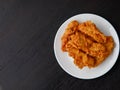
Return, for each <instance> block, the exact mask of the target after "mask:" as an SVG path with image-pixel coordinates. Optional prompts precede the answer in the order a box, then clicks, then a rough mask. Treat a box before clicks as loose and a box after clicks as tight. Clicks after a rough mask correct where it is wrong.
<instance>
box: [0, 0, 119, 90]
mask: <svg viewBox="0 0 120 90" xmlns="http://www.w3.org/2000/svg"><path fill="white" fill-rule="evenodd" d="M119 8H120V5H119V2H118V1H117V0H58V1H57V0H0V90H119V88H120V85H119V84H120V61H119V59H120V57H119V58H118V60H117V62H116V64H115V65H114V67H113V68H112V69H111V70H110V71H109V72H108V73H107V74H105V75H104V76H102V77H99V78H96V79H92V80H82V79H77V78H74V77H72V76H70V75H68V74H67V73H66V72H65V71H63V70H62V68H61V67H60V66H59V64H58V63H57V61H56V58H55V56H54V51H53V43H54V37H55V34H56V32H57V30H58V28H59V27H60V25H61V24H62V23H63V22H64V21H65V20H67V19H68V18H70V17H72V16H73V15H76V14H80V13H94V14H98V15H100V16H102V17H104V18H106V19H107V20H108V21H110V22H111V23H112V25H113V26H114V27H115V29H116V31H117V33H118V36H119V35H120V13H119Z"/></svg>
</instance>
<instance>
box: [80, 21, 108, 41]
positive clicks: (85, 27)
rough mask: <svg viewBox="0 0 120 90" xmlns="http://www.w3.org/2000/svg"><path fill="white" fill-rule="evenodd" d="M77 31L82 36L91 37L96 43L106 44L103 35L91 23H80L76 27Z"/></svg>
mask: <svg viewBox="0 0 120 90" xmlns="http://www.w3.org/2000/svg"><path fill="white" fill-rule="evenodd" d="M78 29H79V30H80V31H81V32H83V33H84V34H86V35H88V36H90V37H92V38H93V39H94V40H95V41H97V42H98V43H105V42H106V37H105V35H104V34H103V33H101V32H100V30H99V29H98V28H97V27H96V25H95V24H94V23H92V22H91V21H86V22H83V23H80V24H79V26H78Z"/></svg>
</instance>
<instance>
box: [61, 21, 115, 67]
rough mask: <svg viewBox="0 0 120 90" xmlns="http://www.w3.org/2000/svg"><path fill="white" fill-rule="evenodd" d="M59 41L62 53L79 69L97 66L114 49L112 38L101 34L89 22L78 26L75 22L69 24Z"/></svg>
mask: <svg viewBox="0 0 120 90" xmlns="http://www.w3.org/2000/svg"><path fill="white" fill-rule="evenodd" d="M61 41H62V47H61V49H62V51H64V52H68V54H69V56H71V57H73V58H74V64H75V65H77V66H78V67H79V68H83V67H85V66H88V67H89V68H91V67H96V66H98V65H99V64H100V63H102V62H103V61H104V60H105V59H106V58H107V57H108V56H109V55H110V53H111V52H112V50H113V47H114V41H113V39H112V37H111V36H105V35H104V34H102V33H101V32H100V31H99V29H98V28H97V27H96V26H95V24H94V23H92V22H91V21H86V22H83V23H80V24H79V22H77V21H72V22H70V23H69V24H68V26H67V28H66V30H65V33H64V34H63V36H62V38H61Z"/></svg>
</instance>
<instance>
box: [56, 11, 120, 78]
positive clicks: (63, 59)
mask: <svg viewBox="0 0 120 90" xmlns="http://www.w3.org/2000/svg"><path fill="white" fill-rule="evenodd" d="M72 20H77V21H79V22H84V21H87V20H91V21H92V22H94V23H95V24H96V26H97V27H98V28H99V29H100V30H101V32H103V33H104V34H105V35H107V36H109V35H110V36H112V37H113V39H114V43H115V46H114V49H113V52H112V53H111V55H109V57H108V58H106V60H105V61H104V62H103V63H102V64H100V65H99V66H97V67H95V68H92V69H89V68H88V67H85V68H83V69H79V68H78V67H77V66H76V65H75V64H74V63H73V58H71V57H69V55H68V53H67V52H63V51H62V50H61V37H62V35H63V33H64V32H65V28H66V27H67V25H68V23H70V22H71V21H72ZM54 53H55V56H56V59H57V61H58V63H59V64H60V66H61V67H62V69H63V70H64V71H66V72H67V73H68V74H70V75H72V76H74V77H76V78H80V79H93V78H97V77H100V76H102V75H104V74H105V73H107V72H108V71H109V70H110V69H111V68H112V67H113V65H114V64H115V62H116V60H117V57H118V55H119V39H118V36H117V33H116V31H115V29H114V27H113V26H112V25H111V24H110V23H109V22H108V21H107V20H106V19H104V18H103V17H101V16H98V15H95V14H89V13H86V14H78V15H75V16H73V17H71V18H69V19H68V20H66V21H65V22H64V23H63V24H62V25H61V26H60V28H59V29H58V31H57V34H56V36H55V40H54Z"/></svg>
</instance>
